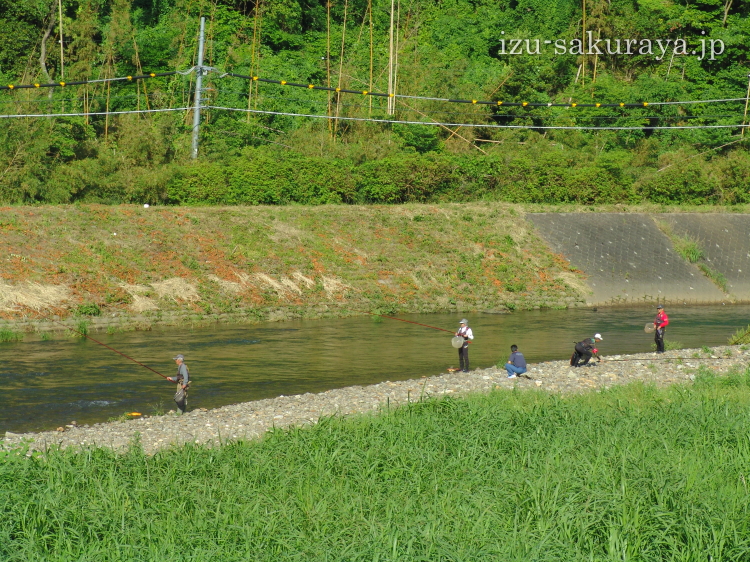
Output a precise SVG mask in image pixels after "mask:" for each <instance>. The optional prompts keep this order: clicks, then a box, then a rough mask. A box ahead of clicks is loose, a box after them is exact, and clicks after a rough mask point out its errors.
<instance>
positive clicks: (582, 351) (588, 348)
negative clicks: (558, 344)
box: [570, 334, 602, 367]
mask: <svg viewBox="0 0 750 562" xmlns="http://www.w3.org/2000/svg"><path fill="white" fill-rule="evenodd" d="M600 341H602V335H601V334H594V337H593V338H586V339H584V340H581V341H579V342H578V343H577V344H576V350H575V353H574V354H573V358H572V359H571V361H570V366H571V367H583V366H584V365H588V363H589V360H590V359H591V357H596V359H597V360H598V361H601V360H602V359H601V357H599V355H598V353H599V350H598V349H596V347H594V346H595V345H596V344H597V343H598V342H600ZM582 359H583V361H581V360H582ZM593 364H595V363H593Z"/></svg>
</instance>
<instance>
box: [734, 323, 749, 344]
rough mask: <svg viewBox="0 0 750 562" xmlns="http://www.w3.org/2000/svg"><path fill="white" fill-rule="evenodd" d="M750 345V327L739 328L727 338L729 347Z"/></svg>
mask: <svg viewBox="0 0 750 562" xmlns="http://www.w3.org/2000/svg"><path fill="white" fill-rule="evenodd" d="M748 343H750V325H748V326H747V327H746V328H740V329H739V330H737V331H736V332H735V333H734V334H732V335H731V337H730V338H729V345H740V344H748Z"/></svg>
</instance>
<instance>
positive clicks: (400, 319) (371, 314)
mask: <svg viewBox="0 0 750 562" xmlns="http://www.w3.org/2000/svg"><path fill="white" fill-rule="evenodd" d="M360 312H364V313H365V314H369V315H370V316H380V317H381V318H390V319H391V320H398V321H399V322H406V323H407V324H416V325H417V326H424V327H425V328H432V329H433V330H440V331H441V332H448V333H449V334H455V332H454V331H453V330H446V329H445V328H438V327H437V326H430V325H429V324H420V323H419V322H412V321H411V320H404V319H403V318H396V317H395V316H386V315H385V314H376V313H374V312H367V311H366V310H361V311H360Z"/></svg>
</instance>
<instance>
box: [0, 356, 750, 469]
mask: <svg viewBox="0 0 750 562" xmlns="http://www.w3.org/2000/svg"><path fill="white" fill-rule="evenodd" d="M743 347H744V346H743ZM743 347H739V346H722V347H714V348H711V349H710V351H707V350H706V349H705V348H704V349H703V350H700V349H681V350H678V351H668V352H666V353H665V354H663V355H655V354H654V353H644V354H638V355H627V356H619V355H614V356H611V357H605V358H604V360H603V361H602V362H601V363H600V364H599V365H596V366H591V367H586V368H578V369H574V368H571V367H570V366H569V365H568V362H567V361H550V362H545V363H537V364H530V365H529V369H528V372H527V373H526V375H524V376H523V377H520V378H516V379H508V378H507V375H506V372H505V369H498V368H496V367H490V368H487V369H476V370H474V371H471V372H469V373H446V374H441V375H438V376H434V377H429V378H427V377H425V378H421V379H416V380H407V381H398V382H390V381H386V382H383V383H379V384H375V385H371V386H352V387H348V388H339V389H334V390H329V391H326V392H321V393H319V394H310V393H308V394H302V395H297V396H280V397H278V398H273V399H267V400H259V401H256V402H245V403H242V404H233V405H231V406H223V407H221V408H216V409H213V410H205V409H200V410H195V411H190V410H188V412H187V413H186V414H183V415H177V414H175V413H169V414H166V415H163V416H143V417H142V418H139V419H134V420H127V421H116V422H109V423H100V424H95V425H92V426H77V425H75V424H73V423H71V424H70V425H67V426H65V427H63V428H58V430H56V431H45V432H41V433H24V434H15V433H10V432H8V433H6V434H5V440H4V443H3V446H4V447H5V448H6V449H7V448H13V447H15V446H17V445H19V444H21V443H22V442H26V443H28V444H29V447H30V450H44V449H45V448H47V447H50V446H60V447H63V448H65V447H111V448H113V449H115V450H120V451H122V450H125V449H127V448H128V446H129V445H130V444H131V443H132V442H133V441H134V440H136V439H138V438H139V439H140V442H141V444H142V446H143V449H144V451H145V452H146V453H148V454H153V453H155V452H156V451H158V450H160V449H163V448H166V447H169V446H172V445H175V444H176V445H179V444H183V443H199V444H209V445H216V444H220V443H223V442H226V441H232V440H239V439H256V438H259V437H261V436H262V435H263V434H264V433H265V432H266V431H268V430H269V429H272V428H274V427H277V428H283V427H291V426H300V425H306V424H314V423H316V422H317V421H318V419H320V418H321V417H324V416H331V415H347V414H356V413H364V412H373V411H378V410H379V409H381V408H385V407H395V406H400V405H403V404H406V403H407V402H408V401H412V402H413V401H418V400H419V399H420V398H424V397H439V396H444V395H452V396H459V395H463V394H467V393H471V392H487V391H490V390H492V389H494V388H508V389H511V388H514V387H517V388H519V389H539V390H543V391H547V392H553V393H561V394H570V393H576V392H585V391H588V390H593V389H600V388H609V387H611V386H613V385H618V384H627V383H630V382H633V381H643V382H645V383H649V384H656V385H658V386H665V385H669V384H675V383H686V382H689V381H691V380H693V379H694V378H695V375H696V373H697V371H698V368H699V366H700V365H705V366H706V367H708V368H709V369H711V370H712V371H713V372H715V373H717V374H721V373H726V372H727V371H729V370H730V369H732V368H746V367H748V366H749V365H750V350H746V349H743Z"/></svg>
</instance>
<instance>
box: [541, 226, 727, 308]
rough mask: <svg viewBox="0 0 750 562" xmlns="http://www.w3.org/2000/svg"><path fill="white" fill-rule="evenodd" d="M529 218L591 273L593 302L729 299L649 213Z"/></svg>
mask: <svg viewBox="0 0 750 562" xmlns="http://www.w3.org/2000/svg"><path fill="white" fill-rule="evenodd" d="M527 218H528V219H529V220H530V222H531V223H532V224H533V225H534V226H535V227H536V228H537V230H538V232H539V234H540V235H541V237H542V238H543V239H544V240H545V241H546V242H547V243H548V244H549V246H550V248H552V250H553V251H554V252H556V253H559V254H562V255H563V256H564V257H565V258H566V259H568V260H569V261H570V263H571V265H572V266H574V267H576V268H577V269H580V270H582V271H583V272H584V273H585V274H586V275H587V277H588V280H587V281H588V285H589V287H590V288H591V291H592V294H591V295H587V302H589V303H590V304H626V303H638V302H655V301H657V300H658V301H660V302H667V303H670V302H722V301H723V300H725V299H726V297H725V295H724V294H723V293H722V292H721V291H720V290H719V289H718V288H717V287H716V285H714V284H713V283H712V282H711V281H710V280H708V279H707V278H706V277H705V276H704V275H703V273H702V272H701V271H700V270H699V269H698V268H697V267H696V266H694V265H692V264H690V263H688V262H686V261H685V260H683V259H682V257H681V256H680V255H679V254H677V252H676V251H675V249H674V247H673V245H672V242H671V241H670V240H669V238H668V237H667V236H666V235H665V234H664V233H663V232H662V231H661V230H659V228H658V227H657V225H656V223H655V222H654V220H653V219H652V218H651V216H649V215H646V214H637V213H566V214H562V213H533V214H528V215H527Z"/></svg>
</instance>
